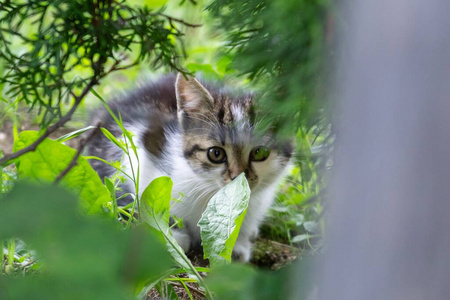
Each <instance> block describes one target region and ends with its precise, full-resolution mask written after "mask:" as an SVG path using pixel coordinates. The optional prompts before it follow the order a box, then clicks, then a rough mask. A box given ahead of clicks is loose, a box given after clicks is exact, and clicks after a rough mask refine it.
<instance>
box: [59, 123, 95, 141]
mask: <svg viewBox="0 0 450 300" xmlns="http://www.w3.org/2000/svg"><path fill="white" fill-rule="evenodd" d="M94 128H96V127H95V126H87V127H85V128H81V129H78V130H75V131H72V132H69V133H67V134H65V135H63V136H60V137H59V138H57V139H56V141H58V142H61V143H63V142H65V141H68V140H70V139H73V138H75V137H77V136H79V135H80V134H83V133H85V132H86V131H88V130H91V129H94Z"/></svg>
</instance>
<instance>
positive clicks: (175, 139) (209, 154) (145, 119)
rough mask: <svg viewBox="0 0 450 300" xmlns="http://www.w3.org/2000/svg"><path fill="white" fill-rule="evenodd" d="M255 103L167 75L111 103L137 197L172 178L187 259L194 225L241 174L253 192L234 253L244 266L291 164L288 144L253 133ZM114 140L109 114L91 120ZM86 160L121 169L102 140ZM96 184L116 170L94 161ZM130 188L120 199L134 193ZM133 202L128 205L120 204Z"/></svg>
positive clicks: (177, 233)
mask: <svg viewBox="0 0 450 300" xmlns="http://www.w3.org/2000/svg"><path fill="white" fill-rule="evenodd" d="M253 101H254V95H253V94H251V93H243V92H238V91H234V90H230V89H227V88H225V87H223V86H219V85H218V84H211V83H200V82H199V81H197V80H196V79H195V78H193V77H184V76H183V75H181V74H178V76H175V75H168V76H164V77H162V78H160V79H159V80H158V81H155V82H154V83H152V84H149V85H147V86H146V87H144V88H141V89H140V90H137V91H136V92H134V93H132V94H129V95H128V96H127V97H125V98H123V99H119V100H115V101H112V102H110V103H109V105H110V107H111V109H112V110H113V111H114V112H115V113H116V114H117V112H120V114H121V116H122V119H123V122H124V125H125V128H126V129H127V130H129V131H131V132H133V133H134V134H135V138H134V140H135V143H136V144H137V146H138V151H137V152H138V157H139V163H140V182H139V187H140V191H139V193H142V192H143V190H144V189H145V187H147V185H148V184H149V183H150V182H151V181H152V180H153V179H155V178H157V177H160V176H170V177H171V178H172V180H173V182H174V185H173V194H172V196H173V197H174V198H177V197H178V196H179V193H180V192H181V193H183V194H184V197H183V198H182V201H181V202H179V203H174V204H173V206H172V209H171V214H172V215H175V216H176V217H178V218H182V219H183V224H184V225H185V226H184V227H183V229H176V230H173V234H174V237H175V238H176V240H177V241H178V243H179V244H180V246H181V247H182V248H183V249H184V250H185V251H188V250H189V249H190V248H192V247H195V246H197V245H199V244H200V231H199V227H198V226H197V223H198V221H199V219H200V217H201V215H202V213H203V211H204V210H205V208H206V205H207V204H208V201H209V200H210V199H211V197H212V196H213V195H214V194H215V193H216V192H217V191H218V190H219V189H220V188H222V187H223V186H224V185H226V184H227V183H229V182H230V181H231V180H233V179H234V178H235V177H236V176H238V175H239V174H240V173H242V172H244V173H245V175H246V178H247V180H248V182H249V185H250V188H251V198H250V202H249V208H248V212H247V215H246V217H245V219H244V223H243V224H242V227H241V232H240V233H239V237H238V239H237V242H236V245H235V248H234V250H233V258H234V259H236V260H240V261H248V260H249V259H250V255H251V246H252V241H253V240H254V239H255V238H256V237H257V235H258V227H259V225H260V223H261V221H262V220H263V217H264V214H265V213H266V211H267V210H268V208H269V207H270V205H271V204H272V202H273V199H274V197H275V193H276V190H277V185H278V184H279V182H280V180H281V179H282V177H283V176H284V174H285V173H286V170H287V167H288V165H289V162H290V158H291V156H292V151H293V146H292V143H290V142H284V143H277V142H276V141H275V140H274V139H273V138H272V136H271V135H270V134H258V133H256V131H255V125H256V124H255V110H254V105H253ZM97 122H101V124H102V126H103V127H105V128H107V129H108V130H109V131H110V132H111V133H113V134H114V135H115V136H116V137H117V138H120V136H121V134H122V132H121V130H120V128H119V127H118V126H117V125H116V123H115V122H114V120H113V119H112V118H111V117H110V115H109V114H108V113H107V112H106V110H99V111H97V112H96V113H95V115H94V119H93V120H92V123H94V124H95V123H97ZM88 152H89V155H94V156H98V157H101V158H103V159H106V160H108V161H118V160H120V159H121V157H122V151H121V149H120V148H118V147H117V146H116V145H114V144H113V143H112V142H110V141H109V140H108V139H107V138H106V137H105V136H103V135H101V134H98V135H97V136H95V138H94V139H93V141H92V142H91V144H90V145H89V148H88ZM123 164H124V166H125V171H126V172H128V173H131V166H133V167H134V168H135V169H136V167H137V158H136V157H133V158H132V159H131V162H130V161H128V160H126V159H125V160H124V162H123ZM92 165H93V167H94V168H95V170H96V171H97V172H98V173H99V175H100V177H101V178H103V177H105V176H111V175H112V174H113V173H114V172H115V170H114V169H113V168H111V167H110V166H108V165H107V164H104V163H102V162H100V161H92ZM133 191H134V186H133V185H132V183H130V182H127V183H126V184H125V186H124V192H130V193H132V192H133ZM129 201H131V199H130V198H125V199H124V200H122V202H121V203H120V204H122V205H124V204H127V202H129Z"/></svg>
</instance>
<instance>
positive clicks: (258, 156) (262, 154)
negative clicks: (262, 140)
mask: <svg viewBox="0 0 450 300" xmlns="http://www.w3.org/2000/svg"><path fill="white" fill-rule="evenodd" d="M269 154H270V150H269V149H268V148H267V147H264V146H258V147H255V148H253V149H252V152H250V160H252V161H265V160H266V159H267V158H268V157H269Z"/></svg>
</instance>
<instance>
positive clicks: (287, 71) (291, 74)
mask: <svg viewBox="0 0 450 300" xmlns="http://www.w3.org/2000/svg"><path fill="white" fill-rule="evenodd" d="M330 7H331V5H330V1H328V0H316V1H311V0H294V1H284V0H271V1H266V0H244V1H234V0H215V1H212V3H211V4H210V5H209V6H208V10H209V11H210V12H211V13H212V14H213V16H214V18H215V21H216V26H217V28H218V29H219V30H222V31H223V32H225V34H226V35H227V37H228V40H227V42H226V45H227V48H226V49H225V52H226V53H227V57H229V58H231V60H232V61H231V67H232V68H234V69H235V70H237V71H238V73H240V74H245V75H246V76H248V78H249V79H251V80H253V81H256V83H259V85H257V86H258V87H259V88H261V91H262V93H263V94H262V98H261V100H262V103H261V104H262V109H263V111H264V112H263V115H266V114H267V117H266V121H267V122H266V124H265V125H266V126H268V125H272V127H274V128H275V129H276V130H278V131H282V132H284V133H289V134H290V135H292V134H293V133H295V131H296V130H297V129H298V128H299V126H304V125H310V124H311V123H316V121H315V119H316V118H317V116H318V114H320V113H321V109H322V108H323V106H324V102H325V101H324V100H325V97H326V93H325V91H326V88H325V87H326V86H325V84H326V76H325V75H326V72H325V71H326V67H327V65H326V64H327V62H328V60H327V57H328V53H327V47H326V45H327V39H326V38H327V34H329V33H328V32H327V30H330V28H328V27H327V25H329V24H328V20H329V15H328V14H329V12H330Z"/></svg>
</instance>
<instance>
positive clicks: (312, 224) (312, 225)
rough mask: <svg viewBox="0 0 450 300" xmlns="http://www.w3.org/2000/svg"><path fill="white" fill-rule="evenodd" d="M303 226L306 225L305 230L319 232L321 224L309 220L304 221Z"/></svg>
mask: <svg viewBox="0 0 450 300" xmlns="http://www.w3.org/2000/svg"><path fill="white" fill-rule="evenodd" d="M303 227H305V230H306V231H308V232H311V233H317V232H319V224H317V222H315V221H308V222H304V223H303Z"/></svg>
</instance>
